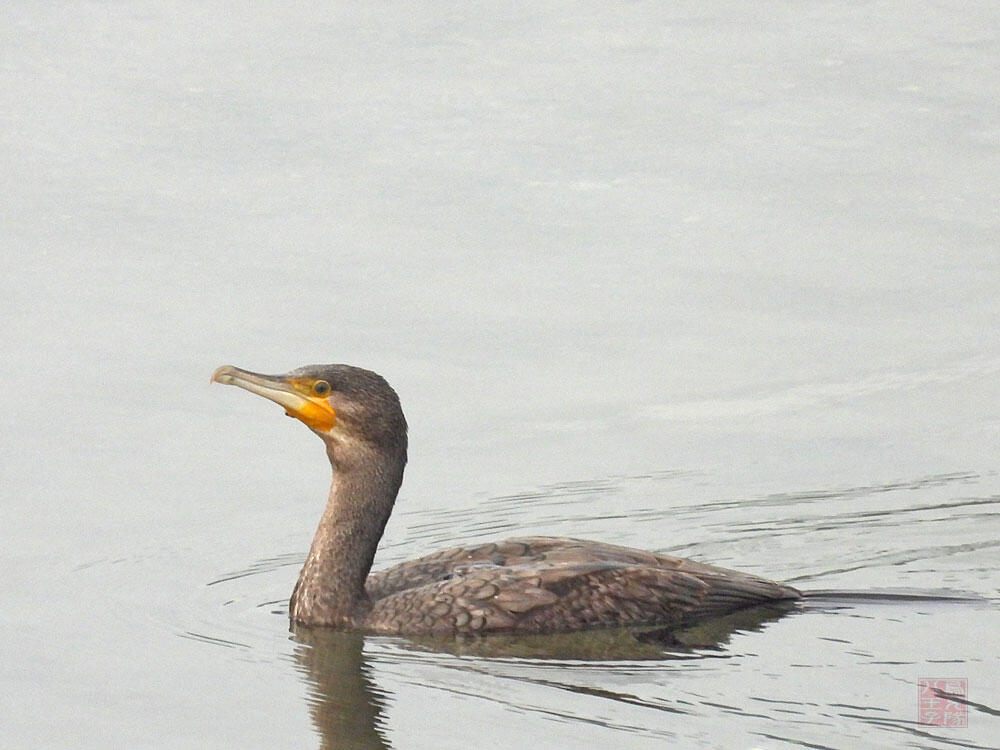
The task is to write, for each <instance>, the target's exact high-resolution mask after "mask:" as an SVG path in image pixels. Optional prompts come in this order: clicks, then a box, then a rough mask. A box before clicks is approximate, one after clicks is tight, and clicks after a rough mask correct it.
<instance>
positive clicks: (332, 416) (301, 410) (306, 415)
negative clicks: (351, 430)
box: [285, 378, 337, 432]
mask: <svg viewBox="0 0 1000 750" xmlns="http://www.w3.org/2000/svg"><path fill="white" fill-rule="evenodd" d="M288 382H289V383H291V385H292V387H293V388H295V390H296V391H298V392H299V395H300V396H301V397H302V398H303V401H302V402H300V403H299V404H296V406H295V407H289V408H286V409H285V414H287V415H288V416H290V417H295V418H296V419H298V420H299V421H301V422H302V423H303V424H304V425H306V427H311V428H312V429H314V430H319V431H320V432H329V431H330V430H331V429H332V428H333V426H334V425H335V424H336V423H337V412H336V410H335V409H334V408H333V407H332V406H330V402H329V401H327V400H326V399H325V398H323V397H320V396H317V395H315V394H314V393H313V392H312V389H313V383H315V381H314V380H308V379H304V378H303V379H299V378H296V379H295V380H289V381H288Z"/></svg>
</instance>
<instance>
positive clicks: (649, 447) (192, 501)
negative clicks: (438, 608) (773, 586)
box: [0, 2, 1000, 748]
mask: <svg viewBox="0 0 1000 750" xmlns="http://www.w3.org/2000/svg"><path fill="white" fill-rule="evenodd" d="M997 16H998V11H997V7H996V6H995V4H993V3H986V2H981V3H971V4H970V3H951V2H945V3H937V4H935V5H934V6H933V8H920V9H915V8H913V7H911V6H910V5H908V4H903V3H892V2H875V3H867V4H860V5H857V4H855V5H846V6H845V5H843V4H839V3H834V4H830V3H827V4H824V3H819V4H810V5H802V4H801V3H789V2H772V3H765V4H757V5H754V6H753V7H748V6H746V4H742V3H721V4H716V5H712V6H705V5H704V4H703V3H688V2H681V3H670V4H667V5H664V4H659V3H644V2H640V3H630V4H627V5H626V4H617V5H616V4H611V5H608V4H607V3H603V4H600V3H590V4H584V5H582V6H581V5H575V6H558V7H551V8H539V7H537V6H536V5H523V4H522V5H517V4H514V5H507V6H504V7H502V8H493V7H485V6H475V5H468V6H462V7H460V8H455V7H451V6H445V5H441V4H436V3H430V4H426V3H425V4H422V5H420V6H419V7H417V6H415V7H394V8H392V9H387V8H383V7H380V6H373V5H371V4H367V3H352V2H348V3H340V4H337V5H336V6H332V7H328V6H317V7H315V8H305V7H298V8H295V9H294V10H290V9H289V8H288V6H286V5H284V4H275V3H266V2H265V3H256V4H254V5H253V6H252V7H247V6H239V7H237V6H236V5H232V4H227V3H207V4H206V3H202V4H198V5H173V6H169V7H164V6H163V5H162V4H156V3H143V2H140V3H132V4H129V5H128V6H117V5H113V4H112V5H107V4H101V3H58V2H55V3H47V4H44V5H36V4H28V3H24V4H15V5H14V6H13V7H11V8H9V9H8V10H7V13H6V15H5V23H3V24H0V49H2V50H3V52H2V53H0V65H2V70H3V76H2V78H0V103H2V106H0V117H2V121H3V128H2V129H0V130H2V136H0V158H2V160H3V163H4V165H5V168H4V170H3V178H2V179H3V200H2V201H0V216H2V224H3V230H2V232H0V243H2V245H3V254H2V268H0V270H2V274H0V278H2V281H0V284H2V290H3V294H2V295H0V311H2V314H3V320H4V325H3V327H2V328H0V345H2V351H3V353H4V357H3V366H2V370H0V373H2V383H3V386H4V387H3V388H0V407H2V409H3V411H4V413H5V415H6V417H7V420H6V425H7V427H6V429H5V430H4V431H3V439H2V441H0V456H2V468H3V499H2V502H0V528H2V529H3V547H2V552H0V558H2V562H3V565H4V570H5V575H4V579H3V583H2V590H0V591H2V594H3V598H4V602H5V606H4V607H3V608H2V611H0V622H2V627H3V633H4V638H3V639H0V644H2V645H0V664H2V668H0V675H2V678H0V680H2V681H0V687H2V690H0V712H2V715H3V716H4V717H5V728H4V732H5V739H6V740H7V741H8V742H9V743H11V744H12V745H15V746H31V747H65V746H73V747H107V746H109V745H115V746H128V747H144V746H152V747H191V746H197V747H205V746H222V747H226V746H246V747H287V746H295V747H299V746H305V747H309V746H312V745H316V746H327V747H350V746H358V747H393V748H442V747H475V746H484V745H487V744H493V745H495V744H496V743H498V742H500V743H502V744H503V746H510V747H515V746H522V745H530V746H533V747H552V748H562V747H573V746H592V747H606V746H614V747H623V748H624V747H627V748H642V747H651V748H652V747H657V748H662V747H665V746H675V747H787V746H796V745H800V746H802V745H804V746H813V747H852V748H857V747H956V746H957V747H973V748H977V747H991V746H994V745H995V742H996V739H995V738H996V737H997V736H1000V731H998V730H1000V727H998V719H997V712H998V710H1000V706H998V701H997V695H998V694H1000V690H998V688H1000V683H998V681H997V677H996V674H997V672H998V669H1000V663H998V654H1000V640H998V635H997V634H998V633H1000V628H998V624H1000V621H998V617H997V612H998V610H997V596H998V584H1000V579H998V575H997V573H996V570H997V567H998V563H1000V550H998V543H997V540H998V539H1000V521H998V518H1000V515H998V510H1000V508H998V499H997V498H998V497H1000V478H998V469H1000V463H998V459H997V457H998V455H1000V450H998V448H1000V407H998V404H1000V377H998V375H1000V344H998V339H997V336H996V331H997V330H998V320H1000V315H998V313H1000V303H998V302H997V299H998V295H997V293H996V290H997V288H998V282H1000V247H998V244H997V237H998V236H1000V209H998V207H997V202H996V196H997V194H998V192H1000V178H998V175H1000V131H998V129H997V125H996V123H997V122H998V121H1000V111H998V106H1000V105H998V102H1000V91H998V82H997V81H998V79H997V77H996V75H995V71H996V69H997V66H998V64H1000V40H998V32H997V29H1000V18H998V17H997ZM330 361H341V362H349V363H353V364H359V365H363V366H367V367H370V368H373V369H375V370H378V371H379V372H382V373H383V374H384V375H386V376H387V377H388V378H389V380H390V382H392V383H393V385H394V386H395V387H396V388H397V390H398V391H399V393H400V395H401V397H402V400H403V404H404V408H405V409H406V412H407V416H408V419H409V421H410V423H411V435H410V438H411V440H410V445H411V461H410V465H409V468H408V471H407V477H406V480H405V483H404V487H403V491H402V493H401V497H400V501H399V503H398V505H397V512H396V514H394V516H393V518H392V520H391V521H390V523H389V526H388V528H387V531H386V537H385V539H384V542H383V545H382V547H381V549H380V551H379V556H378V558H377V563H376V564H377V565H386V564H391V563H393V562H397V561H400V560H403V559H406V558H408V557H411V556H415V555H418V554H422V553H425V552H427V551H429V550H431V549H432V548H435V547H438V546H442V545H447V544H451V543H454V542H457V541H466V540H486V539H492V538H496V537H500V536H507V535H529V534H559V535H572V536H578V537H590V538H598V539H602V540H605V541H609V542H615V543H621V544H629V545H635V546H641V547H645V548H649V549H654V550H658V551H662V552H667V553H671V554H678V555H684V556H691V557H694V558H696V559H699V560H703V561H706V562H713V563H717V564H720V565H725V566H731V567H737V568H740V569H745V570H749V571H753V572H756V573H758V574H761V575H765V576H768V577H772V578H775V579H781V580H788V581H791V582H792V583H793V584H794V585H796V586H799V587H801V588H803V589H810V588H815V589H850V590H859V591H870V590H876V589H887V588H888V589H905V590H921V591H926V590H951V591H965V592H971V593H972V594H976V595H978V596H980V597H983V598H984V599H985V600H986V601H985V602H980V603H970V602H954V601H950V602H937V601H931V600H927V601H877V600H875V601H856V602H840V603H836V604H827V605H824V606H817V607H805V608H801V609H799V608H796V609H795V610H794V611H792V612H787V613H765V614H766V616H761V617H756V616H755V617H748V619H745V620H737V621H731V622H727V623H722V624H717V626H716V627H715V628H714V629H708V630H706V631H702V632H696V633H692V634H689V638H688V640H687V642H682V643H676V644H673V645H671V646H669V647H664V648H662V649H661V653H660V655H659V656H660V658H649V657H650V654H649V652H648V651H647V650H644V649H634V648H632V646H631V645H630V644H626V643H625V642H621V641H619V642H615V641H611V642H602V643H599V644H597V645H595V644H594V643H593V642H589V641H588V642H586V643H579V642H577V643H560V644H559V645H558V646H551V645H544V644H543V645H541V646H540V645H538V644H531V645H530V647H528V648H526V649H525V648H521V649H520V650H519V649H518V648H514V647H513V646H512V645H511V644H509V643H503V642H501V643H499V644H492V645H490V647H489V648H486V647H485V646H484V645H483V644H475V643H473V644H468V643H466V644H455V648H445V647H430V646H429V645H428V644H419V643H416V644H415V643H412V642H407V641H404V640H400V639H392V638H360V637H357V636H349V635H343V634H330V633H309V632H301V631H298V632H290V631H289V629H288V623H287V620H286V616H285V613H286V603H285V602H286V599H287V597H288V594H289V593H290V591H291V587H292V584H293V582H294V579H295V576H296V574H297V570H298V566H299V565H300V564H301V562H302V560H303V558H304V555H305V551H306V550H307V548H308V544H309V540H310V536H311V533H312V529H313V528H314V525H315V523H316V520H317V518H318V515H319V512H320V507H321V504H322V502H323V498H324V496H325V493H326V489H327V483H328V481H329V476H328V468H327V466H326V463H325V457H324V455H323V451H322V447H321V445H320V444H319V442H318V441H317V440H316V439H315V438H314V437H313V436H312V435H310V434H309V433H308V431H307V430H305V429H303V428H302V427H301V425H298V424H296V423H293V422H291V421H289V420H287V419H284V418H283V417H282V416H281V414H280V410H279V409H277V408H275V407H274V406H273V405H272V404H266V403H264V402H262V401H260V400H259V399H252V398H250V397H249V396H247V394H242V393H239V392H236V391H233V390H232V389H221V388H209V386H208V377H209V375H210V374H211V372H212V370H213V369H214V368H215V367H216V366H217V365H220V364H223V363H232V364H235V365H239V366H244V367H248V368H251V369H254V370H257V371H264V372H282V371H285V370H288V369H291V368H293V367H296V366H299V365H302V364H306V363H310V362H330ZM758 614H760V613H758ZM778 615H782V616H778ZM514 645H515V646H516V645H517V644H514ZM661 645H662V644H661ZM626 646H628V647H626ZM925 677H933V678H938V677H940V678H957V679H964V680H967V684H968V704H967V705H966V706H965V707H966V709H967V721H968V726H967V727H939V726H927V725H921V724H920V723H919V714H918V708H919V706H918V688H917V684H918V680H919V679H921V678H925Z"/></svg>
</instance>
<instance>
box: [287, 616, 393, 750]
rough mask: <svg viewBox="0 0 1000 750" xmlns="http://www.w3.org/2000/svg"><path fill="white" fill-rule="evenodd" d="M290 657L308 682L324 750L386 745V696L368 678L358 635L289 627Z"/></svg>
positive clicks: (368, 749)
mask: <svg viewBox="0 0 1000 750" xmlns="http://www.w3.org/2000/svg"><path fill="white" fill-rule="evenodd" d="M292 639H293V640H294V641H296V645H295V650H294V654H295V661H296V662H297V663H298V665H299V668H300V669H301V670H302V672H303V673H304V674H305V676H306V678H307V679H308V681H309V688H310V690H309V704H310V705H309V713H310V715H311V716H312V721H313V725H314V726H315V728H316V732H317V734H319V736H320V740H321V741H320V747H321V748H324V749H327V748H329V750H344V749H345V748H357V750H380V749H386V750H387V749H388V748H389V747H391V746H390V744H389V741H388V739H387V738H386V736H385V731H384V729H383V725H384V723H385V717H384V716H383V710H384V708H385V702H386V698H385V694H384V693H383V692H382V691H380V690H379V689H378V687H377V686H376V685H375V682H374V680H373V679H372V669H371V665H370V664H368V662H367V661H366V660H365V654H364V644H365V637H364V635H362V634H361V633H351V632H342V631H339V630H331V629H328V628H304V627H297V626H293V627H292Z"/></svg>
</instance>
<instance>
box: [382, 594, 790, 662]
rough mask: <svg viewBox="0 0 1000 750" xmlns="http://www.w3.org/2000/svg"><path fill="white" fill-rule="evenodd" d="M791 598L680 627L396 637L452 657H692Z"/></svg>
mask: <svg viewBox="0 0 1000 750" xmlns="http://www.w3.org/2000/svg"><path fill="white" fill-rule="evenodd" d="M793 609H796V604H795V602H775V603H773V604H766V605H762V606H759V607H752V608H750V609H743V610H740V611H738V612H733V613H732V614H729V615H725V616H723V617H717V618H715V619H713V620H708V621H706V622H702V623H699V624H698V625H696V626H693V627H690V628H686V629H683V630H671V629H669V628H659V627H647V628H607V629H600V630H582V631H573V632H569V633H544V634H538V635H517V634H510V635H508V634H504V633H494V634H490V635H485V636H466V637H434V636H410V637H407V638H405V639H401V640H402V642H403V644H404V645H405V646H407V647H409V648H414V649H419V650H423V651H435V652H438V653H447V654H454V655H456V656H479V657H483V658H494V659H501V658H503V659H537V660H547V661H588V662H595V661H601V662H616V661H658V660H659V661H668V660H671V659H692V658H699V657H700V656H707V655H711V654H712V653H713V652H719V651H722V650H723V646H724V645H725V644H726V643H728V642H729V639H730V637H731V636H732V634H733V633H735V632H746V631H753V630H760V629H761V628H762V627H763V626H764V624H766V623H768V622H770V621H772V620H777V619H778V618H779V617H781V616H782V615H784V614H785V613H786V612H789V611H790V610H793Z"/></svg>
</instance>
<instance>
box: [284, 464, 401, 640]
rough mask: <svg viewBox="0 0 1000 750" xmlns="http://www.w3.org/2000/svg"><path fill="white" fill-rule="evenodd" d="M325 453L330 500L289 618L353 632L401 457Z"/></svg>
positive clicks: (364, 604) (364, 607)
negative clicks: (348, 457)
mask: <svg viewBox="0 0 1000 750" xmlns="http://www.w3.org/2000/svg"><path fill="white" fill-rule="evenodd" d="M404 450H405V449H404ZM327 452H328V453H329V455H330V460H331V463H332V464H333V466H334V472H333V483H332V485H331V487H330V497H329V499H328V500H327V503H326V510H324V511H323V517H322V518H321V519H320V522H319V528H317V529H316V536H315V537H314V538H313V543H312V547H311V548H310V549H309V556H308V557H307V558H306V562H305V565H304V566H303V567H302V572H301V573H300V574H299V580H298V583H297V584H296V585H295V590H294V591H293V592H292V600H291V603H290V607H289V615H290V616H291V618H292V620H294V621H295V622H298V623H301V624H303V625H329V626H334V627H349V628H357V627H361V626H362V624H363V621H364V618H365V615H366V614H367V613H368V610H369V609H370V608H371V602H370V601H369V599H368V595H367V594H366V593H365V579H367V578H368V572H369V571H370V570H371V567H372V560H374V558H375V550H376V548H377V547H378V542H379V539H381V538H382V532H383V530H384V529H385V524H386V522H387V521H388V520H389V514H390V513H392V506H393V504H394V503H395V501H396V493H397V492H398V491H399V485H400V483H401V482H402V479H403V467H404V465H405V464H406V454H405V452H403V453H402V454H401V455H390V456H387V455H385V454H384V453H382V452H380V451H378V450H376V449H373V448H368V447H364V448H356V449H355V452H354V455H352V456H351V460H350V461H347V462H345V461H343V460H338V459H337V458H336V457H335V456H334V451H333V449H332V448H328V451H327Z"/></svg>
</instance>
